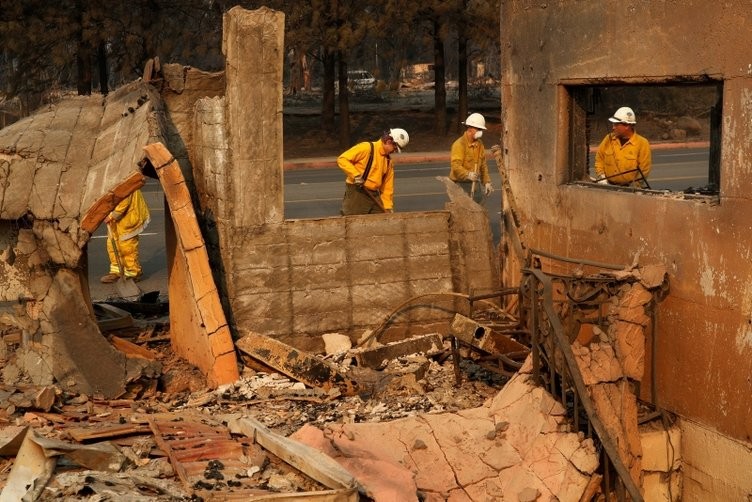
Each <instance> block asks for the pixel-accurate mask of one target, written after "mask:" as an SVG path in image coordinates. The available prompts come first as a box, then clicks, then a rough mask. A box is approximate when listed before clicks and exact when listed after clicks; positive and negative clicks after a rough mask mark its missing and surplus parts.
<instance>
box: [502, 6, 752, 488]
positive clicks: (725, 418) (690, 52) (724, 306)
mask: <svg viewBox="0 0 752 502" xmlns="http://www.w3.org/2000/svg"><path fill="white" fill-rule="evenodd" d="M751 12H752V3H750V2H749V1H748V0H745V1H742V0H737V1H728V2H723V3H708V2H704V1H700V0H687V1H685V2H681V3H677V2H669V1H658V2H639V3H637V2H621V1H616V0H608V1H603V0H585V1H581V2H576V3H574V2H550V1H530V0H526V1H514V0H508V1H503V2H502V16H501V19H502V37H503V41H502V52H503V53H502V67H503V73H502V105H503V116H502V119H503V123H504V131H503V135H504V137H503V149H504V169H505V170H506V172H507V173H508V174H509V177H510V181H511V185H512V188H513V190H514V193H515V196H516V199H517V203H518V205H519V210H520V213H521V216H522V226H523V230H524V235H525V239H526V241H527V244H528V245H529V246H532V247H535V248H539V249H543V250H547V251H550V252H553V253H556V254H559V255H564V256H570V257H577V258H586V259H592V260H598V261H606V262H611V263H623V264H629V263H632V261H633V258H634V257H635V255H636V254H637V253H640V254H639V256H640V258H639V259H640V262H642V263H651V262H660V263H663V264H664V265H665V266H666V267H667V269H668V272H669V276H670V281H671V292H670V295H669V297H668V298H667V299H666V300H665V301H664V302H663V303H662V304H661V305H660V308H659V315H658V325H657V331H656V342H655V344H656V374H655V379H656V390H657V402H658V404H659V405H661V406H663V407H665V408H667V409H669V410H671V411H674V412H676V413H678V414H680V415H682V416H684V417H687V418H688V419H691V420H693V421H696V422H697V423H700V424H704V426H705V427H707V428H708V430H714V431H717V432H719V433H721V434H722V435H728V436H730V437H732V438H737V439H739V440H742V441H749V440H750V438H752V421H750V420H749V416H750V414H751V412H752V400H750V399H749V394H750V390H752V383H751V382H752V381H751V380H750V374H752V260H750V258H751V257H752V244H751V243H752V241H751V240H750V237H749V235H750V228H751V227H752V225H751V224H750V220H749V216H748V215H749V214H750V211H752V202H751V201H750V196H749V186H750V185H752V163H751V162H749V159H750V158H752V120H750V118H751V117H752V92H751V91H750V89H751V88H752V66H751V65H752V57H751V56H750V52H749V49H748V45H749V44H748V41H747V40H746V39H747V36H746V33H748V30H747V29H746V28H745V26H746V25H745V23H746V22H748V21H749V19H748V18H749V17H750V13H751ZM706 75H710V76H712V77H713V78H715V79H719V80H722V81H723V131H722V144H721V149H722V152H721V186H720V198H719V199H707V200H704V201H697V200H683V199H682V198H680V197H668V196H648V195H644V194H634V193H616V192H613V191H608V190H598V189H597V188H591V187H584V186H575V185H566V184H565V182H566V173H567V172H568V171H569V167H570V166H568V165H567V160H566V159H567V155H566V154H565V153H566V149H567V139H568V137H567V126H566V120H565V119H566V117H567V106H568V101H567V96H566V92H563V91H562V86H563V85H564V84H570V83H588V82H590V83H593V84H595V83H604V82H614V83H624V82H631V83H635V82H640V81H645V80H647V79H650V80H651V81H653V82H656V81H661V80H668V79H672V78H679V79H682V78H698V77H703V76H706ZM638 131H639V124H638ZM507 264H508V265H507V268H506V269H505V271H504V274H505V279H507V280H509V279H510V278H512V277H514V275H515V274H514V269H515V263H514V262H513V261H512V262H507ZM716 435H717V436H719V437H720V435H718V434H716ZM695 453H696V454H698V455H699V454H700V452H699V450H696V451H695ZM741 453H742V450H740V449H733V448H729V449H726V450H725V451H724V452H723V453H721V455H723V454H729V455H737V456H738V455H739V454H741ZM743 453H744V456H745V460H744V461H745V462H748V455H749V451H746V452H743ZM685 458H687V461H688V463H689V464H692V465H700V464H702V463H703V462H704V460H703V459H702V458H701V457H699V456H698V457H692V453H691V451H690V452H688V454H687V456H686V457H685ZM746 465H749V464H748V463H747V464H746ZM721 474H722V473H719V475H721ZM726 477H727V479H726V481H725V482H726V483H728V484H729V485H730V486H734V485H736V486H741V485H740V484H739V481H738V480H733V479H728V476H726ZM690 499H691V500H700V499H701V500H710V499H707V498H703V497H701V498H698V499H693V498H690ZM717 500H721V499H717Z"/></svg>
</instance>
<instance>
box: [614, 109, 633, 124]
mask: <svg viewBox="0 0 752 502" xmlns="http://www.w3.org/2000/svg"><path fill="white" fill-rule="evenodd" d="M608 120H609V121H610V122H613V123H614V124H636V123H637V118H636V117H635V114H634V112H633V111H632V109H631V108H630V107H628V106H622V107H621V108H619V109H618V110H616V113H614V116H613V117H611V118H609V119H608Z"/></svg>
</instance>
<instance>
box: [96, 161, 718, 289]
mask: <svg viewBox="0 0 752 502" xmlns="http://www.w3.org/2000/svg"><path fill="white" fill-rule="evenodd" d="M653 163H654V166H653V171H652V173H651V175H650V177H649V180H650V184H651V187H652V188H653V189H655V190H673V191H680V190H684V189H685V188H687V187H690V186H693V187H699V186H703V185H705V184H707V171H708V152H707V149H706V148H693V149H688V148H687V149H685V148H681V149H665V150H664V149H656V150H654V151H653ZM330 165H332V166H333V159H332V160H331V163H330ZM396 169H397V171H396V182H395V209H396V211H397V212H405V211H429V210H439V209H444V205H445V204H446V203H447V202H448V201H449V197H448V196H447V194H446V191H445V189H444V185H443V183H441V182H440V181H438V180H437V179H436V177H437V176H446V175H447V174H448V172H449V168H448V163H447V162H446V161H422V162H420V163H416V164H408V163H402V164H400V161H399V157H398V158H397V168H396ZM490 171H491V173H490V174H491V179H492V183H493V185H494V187H496V188H497V190H496V191H495V192H494V193H493V194H491V196H490V197H489V198H488V200H487V202H486V208H487V210H488V211H489V213H488V215H489V220H490V223H491V231H492V233H493V235H494V240H495V242H498V240H499V216H500V214H499V210H500V206H501V194H500V192H499V191H498V188H499V187H500V178H499V174H498V172H497V171H496V170H495V169H494V166H493V162H492V163H491V169H490ZM284 176H285V180H284V181H285V215H286V217H287V218H289V219H301V218H325V217H339V210H340V206H341V202H342V196H343V194H344V178H343V175H342V174H341V172H340V171H339V169H337V168H336V167H327V168H316V169H293V170H287V171H285V175H284ZM142 191H143V193H144V197H145V198H146V202H147V204H149V209H150V211H151V217H152V221H151V223H150V225H149V227H148V228H147V229H146V232H145V233H143V234H142V235H141V245H140V249H141V264H142V267H143V269H144V280H143V281H141V282H140V283H138V285H139V287H140V288H141V290H142V291H143V292H150V291H160V293H161V294H162V295H166V293H167V270H166V256H165V242H164V218H165V209H164V197H163V195H162V190H161V188H160V186H159V183H158V182H157V181H156V180H151V179H150V180H148V182H147V184H146V186H144V188H143V189H142ZM105 238H106V230H105V228H104V225H102V226H100V228H99V229H98V230H97V231H96V232H95V234H94V236H93V237H92V240H91V241H90V242H89V249H88V251H89V285H90V288H91V295H92V299H93V300H95V301H97V300H106V299H108V298H111V297H115V287H114V286H113V285H110V284H101V283H100V282H99V278H100V277H101V276H102V275H104V274H106V273H107V272H108V268H109V264H108V261H107V254H106V250H105Z"/></svg>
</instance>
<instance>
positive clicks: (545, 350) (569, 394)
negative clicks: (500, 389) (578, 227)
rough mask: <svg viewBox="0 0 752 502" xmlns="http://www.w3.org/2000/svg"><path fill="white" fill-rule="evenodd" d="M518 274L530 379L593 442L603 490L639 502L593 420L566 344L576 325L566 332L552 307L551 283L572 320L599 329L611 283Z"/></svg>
mask: <svg viewBox="0 0 752 502" xmlns="http://www.w3.org/2000/svg"><path fill="white" fill-rule="evenodd" d="M522 273H523V281H522V286H521V293H522V297H523V301H524V304H523V305H521V309H520V310H521V312H522V311H524V312H525V313H526V314H525V315H526V317H527V323H528V325H529V326H530V332H531V338H532V339H531V351H532V362H533V375H534V378H535V379H536V381H537V383H538V384H540V385H543V386H544V387H546V388H547V389H548V391H549V392H550V393H551V395H553V396H554V397H555V398H556V399H557V400H559V401H560V402H561V404H562V405H563V406H564V408H565V409H566V410H567V413H568V415H569V416H570V418H571V419H572V421H573V424H574V427H575V429H576V430H578V431H583V432H584V433H586V434H587V436H588V437H592V438H593V439H594V440H595V441H596V445H599V446H600V448H601V452H602V455H601V466H602V469H603V478H602V487H603V491H604V492H605V493H609V492H614V493H615V494H616V497H617V499H618V500H619V501H626V500H632V501H634V502H642V500H643V498H642V495H641V493H640V488H639V486H638V485H637V483H636V482H635V480H634V479H632V476H631V475H630V472H629V470H628V468H627V466H626V465H625V464H624V462H623V461H622V458H621V457H620V455H619V451H618V447H617V444H616V441H615V439H614V438H613V437H611V435H610V434H609V432H608V430H607V428H606V426H605V424H604V422H603V421H602V420H601V418H600V416H599V415H598V412H597V411H596V409H595V405H594V403H593V401H592V400H591V398H590V394H589V393H588V390H587V387H586V386H585V383H584V381H583V377H582V374H581V373H580V370H579V367H578V366H577V362H576V361H575V356H574V352H573V351H572V345H571V344H572V342H573V341H574V339H575V338H576V337H577V334H578V332H579V322H575V323H573V325H574V326H577V328H578V329H576V330H575V329H573V328H570V330H569V332H567V329H565V326H564V323H563V322H562V319H561V318H560V316H559V313H558V312H557V310H556V308H555V305H554V302H555V300H554V288H555V284H556V285H557V286H558V287H560V288H561V289H562V291H566V292H567V295H566V298H567V300H566V302H567V304H568V305H567V308H569V313H570V314H573V313H574V310H575V307H576V308H577V309H578V312H579V314H574V315H575V317H576V316H577V315H587V316H590V317H588V318H582V319H580V320H587V321H588V322H592V323H594V324H601V323H602V322H603V319H602V309H601V308H600V305H602V304H604V303H606V302H607V301H608V298H610V296H611V294H612V293H613V292H612V291H611V288H612V287H613V285H614V283H615V280H614V279H613V278H607V277H603V278H598V277H594V278H588V279H587V280H585V279H583V278H582V277H578V278H576V279H575V278H573V277H567V276H552V275H548V274H546V273H544V272H543V271H541V270H540V269H537V268H524V269H523V270H522ZM593 316H595V317H593ZM627 495H628V496H629V498H627Z"/></svg>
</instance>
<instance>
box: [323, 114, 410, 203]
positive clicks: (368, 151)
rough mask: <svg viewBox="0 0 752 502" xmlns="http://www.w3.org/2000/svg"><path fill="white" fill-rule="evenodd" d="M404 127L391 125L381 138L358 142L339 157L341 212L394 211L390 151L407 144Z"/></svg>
mask: <svg viewBox="0 0 752 502" xmlns="http://www.w3.org/2000/svg"><path fill="white" fill-rule="evenodd" d="M409 141H410V137H409V136H408V135H407V131H405V130H404V129H389V130H388V131H386V132H385V133H384V134H383V135H382V136H381V139H379V140H378V141H366V142H363V143H358V144H357V145H355V146H353V147H352V148H350V149H349V150H347V151H345V152H343V153H342V154H341V155H340V156H339V157H338V158H337V165H338V166H339V168H340V169H342V171H344V172H345V174H346V175H347V178H346V179H345V197H344V199H343V200H342V215H344V216H348V215H352V214H370V213H391V212H393V211H394V162H393V161H392V158H391V154H392V153H394V152H398V153H399V152H400V151H401V150H402V149H403V148H405V147H406V146H407V143H408V142H409Z"/></svg>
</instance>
